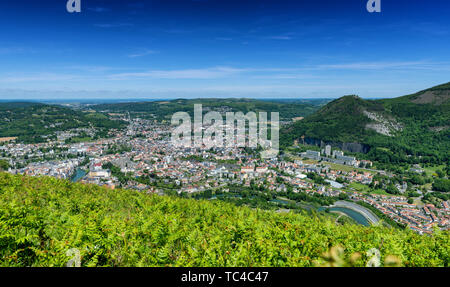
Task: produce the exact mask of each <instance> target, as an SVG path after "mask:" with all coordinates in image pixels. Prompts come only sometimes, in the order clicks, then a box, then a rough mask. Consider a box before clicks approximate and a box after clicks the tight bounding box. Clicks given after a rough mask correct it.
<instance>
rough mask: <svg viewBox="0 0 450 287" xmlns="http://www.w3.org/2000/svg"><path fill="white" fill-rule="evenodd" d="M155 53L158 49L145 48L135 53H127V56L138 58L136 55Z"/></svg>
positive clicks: (142, 55)
mask: <svg viewBox="0 0 450 287" xmlns="http://www.w3.org/2000/svg"><path fill="white" fill-rule="evenodd" d="M156 53H158V51H154V50H148V49H146V50H143V51H139V52H136V53H132V54H129V55H127V56H128V58H138V57H144V56H148V55H152V54H156Z"/></svg>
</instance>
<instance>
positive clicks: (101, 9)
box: [88, 7, 111, 13]
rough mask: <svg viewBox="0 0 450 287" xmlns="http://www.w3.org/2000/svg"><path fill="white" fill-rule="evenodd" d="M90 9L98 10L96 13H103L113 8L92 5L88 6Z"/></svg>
mask: <svg viewBox="0 0 450 287" xmlns="http://www.w3.org/2000/svg"><path fill="white" fill-rule="evenodd" d="M88 10H89V11H92V12H96V13H103V12H109V11H111V9H109V8H105V7H90V8H88Z"/></svg>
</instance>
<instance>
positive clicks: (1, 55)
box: [0, 0, 450, 99]
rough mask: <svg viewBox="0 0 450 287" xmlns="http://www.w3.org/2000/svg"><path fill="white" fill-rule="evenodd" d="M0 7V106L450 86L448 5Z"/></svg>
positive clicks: (168, 1) (164, 0) (89, 2)
mask: <svg viewBox="0 0 450 287" xmlns="http://www.w3.org/2000/svg"><path fill="white" fill-rule="evenodd" d="M66 2H67V1H66V0H58V1H52V0H41V1H38V0H14V1H6V0H1V1H0V27H2V28H1V29H0V99H25V98H26V99H49V98H51V99H54V98H56V99H63V98H65V99H68V98H192V97H194V98H200V97H253V98H336V97H340V96H343V95H347V94H358V95H360V96H362V97H365V98H374V97H396V96H401V95H405V94H409V93H413V92H416V91H418V90H422V89H425V88H428V87H431V86H434V85H437V84H441V83H445V82H449V81H450V77H449V75H450V53H449V51H450V17H448V15H449V14H450V2H449V1H447V0H433V1H410V0H381V3H382V13H368V12H367V10H366V2H367V0H334V1H326V0H307V1H301V0H297V1H294V0H292V1H284V0H271V1H268V0H258V1H246V0H240V1H234V0H216V1H214V0H184V1H172V0H161V1H139V0H129V1H125V0H124V1H119V0H117V1H114V0H109V1H106V0H103V1H101V0H81V7H82V12H81V13H73V14H70V13H68V12H67V11H66Z"/></svg>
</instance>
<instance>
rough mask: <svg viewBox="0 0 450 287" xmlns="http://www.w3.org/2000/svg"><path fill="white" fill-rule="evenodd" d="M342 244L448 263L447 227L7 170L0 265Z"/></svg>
mask: <svg viewBox="0 0 450 287" xmlns="http://www.w3.org/2000/svg"><path fill="white" fill-rule="evenodd" d="M338 245H341V246H342V247H344V250H345V256H344V257H345V259H346V260H347V261H348V258H349V257H350V256H351V254H353V253H354V252H359V253H361V254H362V257H361V258H360V259H359V260H357V261H355V262H354V265H357V266H363V265H365V263H366V262H367V258H366V256H365V254H366V251H367V250H369V249H370V248H378V249H379V250H380V251H381V254H382V256H383V258H382V261H383V260H384V258H385V257H386V256H387V255H389V254H391V255H395V256H397V257H398V258H400V260H401V261H402V264H403V265H406V266H448V265H449V259H450V254H449V246H450V236H449V234H448V232H437V233H436V234H435V235H433V236H420V235H417V234H415V233H413V232H411V231H399V230H396V229H393V228H391V229H386V228H382V227H370V228H365V227H362V226H358V225H344V226H340V225H336V224H335V223H334V222H333V221H330V220H328V219H323V218H320V217H317V216H314V217H310V216H307V215H301V214H278V213H274V212H268V211H261V210H252V209H249V208H245V207H236V206H233V205H230V204H226V203H223V202H208V201H195V200H188V199H179V198H172V197H161V196H157V195H145V194H141V193H138V192H134V191H124V190H115V191H111V190H107V189H103V188H100V187H96V186H89V185H81V184H73V183H70V182H67V181H61V180H57V179H54V178H46V177H42V178H32V177H24V176H13V175H9V174H6V173H0V266H63V265H64V264H66V262H67V261H68V260H69V259H70V258H69V257H67V256H66V255H65V254H66V252H67V250H69V249H70V248H78V249H79V250H80V252H81V255H82V265H83V266H312V265H313V264H314V261H315V260H319V262H320V263H324V262H325V260H324V259H322V254H323V252H326V251H327V250H329V249H330V247H332V246H338Z"/></svg>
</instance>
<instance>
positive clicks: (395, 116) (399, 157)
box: [281, 83, 450, 162]
mask: <svg viewBox="0 0 450 287" xmlns="http://www.w3.org/2000/svg"><path fill="white" fill-rule="evenodd" d="M449 127H450V83H447V84H443V85H440V86H436V87H433V88H430V89H427V90H423V91H420V92H418V93H415V94H412V95H407V96H403V97H399V98H393V99H382V100H364V99H362V98H360V97H358V96H354V95H352V96H345V97H342V98H339V99H337V100H334V101H332V102H330V103H328V104H327V105H325V106H323V107H322V108H321V109H319V110H318V111H317V112H316V113H314V114H312V115H310V116H308V117H306V118H305V119H304V120H302V121H298V122H296V123H294V124H292V125H291V126H290V127H288V128H286V129H284V130H282V131H281V139H282V143H283V144H284V145H285V146H287V145H291V144H293V143H294V141H298V142H299V143H305V144H312V145H320V146H324V145H325V144H330V145H332V146H335V147H339V148H341V149H343V150H345V151H349V152H362V153H368V154H369V155H370V157H371V158H372V159H375V160H379V161H381V162H400V161H414V160H415V161H417V160H418V161H425V162H427V161H429V162H436V161H437V162H442V161H446V162H448V159H449V153H448V151H449V150H450V130H449ZM413 159H414V160H413Z"/></svg>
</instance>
